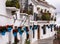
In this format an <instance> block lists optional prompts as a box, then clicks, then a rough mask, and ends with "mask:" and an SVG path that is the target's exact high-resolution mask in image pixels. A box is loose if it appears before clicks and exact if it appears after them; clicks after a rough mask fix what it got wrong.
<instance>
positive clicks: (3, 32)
mask: <svg viewBox="0 0 60 44" xmlns="http://www.w3.org/2000/svg"><path fill="white" fill-rule="evenodd" d="M0 29H1V30H0V32H1V34H2V35H5V33H6V28H5V26H2V27H1V28H0Z"/></svg>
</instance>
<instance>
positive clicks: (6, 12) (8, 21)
mask: <svg viewBox="0 0 60 44" xmlns="http://www.w3.org/2000/svg"><path fill="white" fill-rule="evenodd" d="M30 3H32V5H33V6H34V8H33V11H34V12H35V13H38V11H37V7H40V10H41V9H43V10H45V9H46V10H47V11H50V12H51V13H52V15H53V14H55V11H54V9H53V8H52V7H51V8H48V7H45V6H42V5H35V4H34V3H33V2H32V1H31V0H29V4H30ZM0 8H1V9H0V14H1V15H0V25H1V26H5V25H14V26H18V27H19V26H23V24H24V26H29V22H28V20H29V19H27V20H26V17H25V16H24V15H23V16H22V17H21V15H20V13H19V12H20V10H18V9H16V8H15V9H12V8H6V6H5V0H0ZM11 11H16V13H17V20H16V21H15V23H14V19H13V17H12V13H11ZM25 15H26V14H25ZM15 17H16V16H15ZM22 20H23V22H22ZM24 20H26V22H25V23H24ZM30 20H33V16H30ZM21 22H22V23H23V24H22V23H21ZM43 22H47V21H32V22H30V25H33V23H34V25H40V39H46V38H49V37H52V36H54V34H55V31H54V28H53V31H52V32H51V28H49V29H48V28H46V34H45V35H44V34H43V29H42V28H41V27H42V26H43V25H47V24H48V25H50V24H54V23H55V22H54V21H49V23H43ZM21 24H22V25H21ZM37 30H38V29H36V30H35V37H34V38H33V32H32V30H29V34H30V39H31V43H34V42H35V41H36V40H38V39H37V38H38V36H37V34H38V31H37ZM19 37H20V36H18V38H19ZM12 38H13V37H12ZM19 39H20V38H19ZM25 39H26V33H25V32H24V33H23V35H22V43H23V44H24V42H25ZM12 41H13V40H12ZM13 42H14V41H13Z"/></svg>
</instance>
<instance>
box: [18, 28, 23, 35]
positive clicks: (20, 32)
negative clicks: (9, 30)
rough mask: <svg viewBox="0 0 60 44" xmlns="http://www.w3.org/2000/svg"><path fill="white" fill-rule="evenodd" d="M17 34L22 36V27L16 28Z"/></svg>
mask: <svg viewBox="0 0 60 44" xmlns="http://www.w3.org/2000/svg"><path fill="white" fill-rule="evenodd" d="M18 32H19V34H20V35H21V36H22V34H23V32H24V30H22V27H18Z"/></svg>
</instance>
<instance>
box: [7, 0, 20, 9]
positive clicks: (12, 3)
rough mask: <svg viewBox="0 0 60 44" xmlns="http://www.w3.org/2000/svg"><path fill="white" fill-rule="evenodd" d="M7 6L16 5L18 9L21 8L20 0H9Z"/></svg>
mask: <svg viewBox="0 0 60 44" xmlns="http://www.w3.org/2000/svg"><path fill="white" fill-rule="evenodd" d="M6 6H7V7H16V8H18V9H19V8H20V4H19V1H18V0H11V1H9V0H7V1H6Z"/></svg>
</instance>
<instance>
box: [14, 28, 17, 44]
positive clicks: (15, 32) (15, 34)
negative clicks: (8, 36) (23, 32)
mask: <svg viewBox="0 0 60 44" xmlns="http://www.w3.org/2000/svg"><path fill="white" fill-rule="evenodd" d="M17 32H18V30H17V29H14V30H13V35H14V44H17V43H18V39H17Z"/></svg>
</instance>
